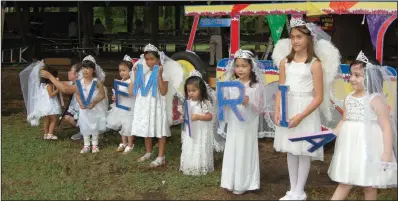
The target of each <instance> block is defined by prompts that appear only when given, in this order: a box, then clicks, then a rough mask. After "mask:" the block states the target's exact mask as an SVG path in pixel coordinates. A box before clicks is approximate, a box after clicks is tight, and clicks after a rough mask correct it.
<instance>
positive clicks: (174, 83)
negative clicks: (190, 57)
mask: <svg viewBox="0 0 398 201" xmlns="http://www.w3.org/2000/svg"><path fill="white" fill-rule="evenodd" d="M163 72H164V74H165V76H166V77H168V78H169V84H168V90H167V94H166V104H167V120H168V122H169V125H172V124H173V98H174V95H175V94H176V93H177V92H178V88H179V87H180V85H181V83H182V81H183V79H184V71H183V69H182V66H181V64H180V63H178V62H176V61H174V60H172V59H170V58H167V59H166V60H165V62H164V64H163Z"/></svg>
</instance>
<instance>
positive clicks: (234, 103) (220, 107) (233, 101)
mask: <svg viewBox="0 0 398 201" xmlns="http://www.w3.org/2000/svg"><path fill="white" fill-rule="evenodd" d="M225 87H236V88H238V89H239V97H238V98H236V99H225V98H224V95H223V90H222V89H223V88H225ZM244 98H245V86H243V84H242V83H240V82H238V81H232V82H217V100H218V119H219V120H220V121H223V120H224V108H223V107H224V106H229V107H230V108H231V109H232V111H233V112H234V113H235V115H236V117H237V118H238V119H239V121H244V119H243V117H242V115H241V114H240V113H239V111H238V108H237V107H236V106H237V105H239V104H242V103H243V99H244Z"/></svg>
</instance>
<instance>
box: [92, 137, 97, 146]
mask: <svg viewBox="0 0 398 201" xmlns="http://www.w3.org/2000/svg"><path fill="white" fill-rule="evenodd" d="M92 136H93V140H92V144H93V146H98V135H92Z"/></svg>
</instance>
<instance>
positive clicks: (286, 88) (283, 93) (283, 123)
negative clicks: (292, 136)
mask: <svg viewBox="0 0 398 201" xmlns="http://www.w3.org/2000/svg"><path fill="white" fill-rule="evenodd" d="M279 90H280V91H281V104H282V119H281V121H280V122H279V124H280V125H281V126H282V127H289V123H288V122H287V92H288V91H289V86H287V85H279Z"/></svg>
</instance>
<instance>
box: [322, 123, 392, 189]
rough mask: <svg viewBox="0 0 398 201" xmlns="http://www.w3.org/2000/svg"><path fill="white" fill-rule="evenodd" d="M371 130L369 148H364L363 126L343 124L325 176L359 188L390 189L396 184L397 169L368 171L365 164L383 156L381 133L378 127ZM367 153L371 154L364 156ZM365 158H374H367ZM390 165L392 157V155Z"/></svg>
mask: <svg viewBox="0 0 398 201" xmlns="http://www.w3.org/2000/svg"><path fill="white" fill-rule="evenodd" d="M370 127H371V129H372V132H371V133H372V136H370V137H371V139H368V140H371V142H372V148H371V149H366V148H365V144H366V143H365V140H367V139H365V137H364V135H363V134H364V133H365V131H364V129H365V126H364V123H363V122H354V121H345V122H344V123H343V124H342V126H341V130H340V134H339V135H338V137H337V139H336V144H335V148H334V155H333V158H332V161H331V163H330V166H329V170H328V174H329V177H330V178H331V179H332V180H333V181H336V182H339V183H343V184H349V185H355V186H363V187H369V186H373V187H375V186H376V187H379V188H382V187H394V186H396V185H397V170H395V171H393V170H391V169H387V170H386V171H384V170H382V168H370V166H369V164H368V163H367V161H373V160H378V161H380V157H381V155H382V153H383V134H382V131H381V129H380V126H379V125H378V124H377V123H374V124H373V125H372V126H370ZM367 151H374V152H375V153H372V154H370V155H369V154H367ZM369 156H375V157H378V158H375V159H367V157H369ZM393 162H395V163H396V158H395V156H393Z"/></svg>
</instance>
